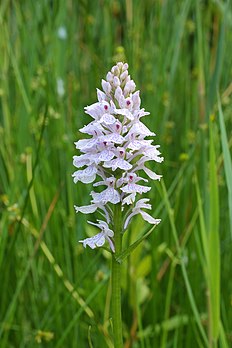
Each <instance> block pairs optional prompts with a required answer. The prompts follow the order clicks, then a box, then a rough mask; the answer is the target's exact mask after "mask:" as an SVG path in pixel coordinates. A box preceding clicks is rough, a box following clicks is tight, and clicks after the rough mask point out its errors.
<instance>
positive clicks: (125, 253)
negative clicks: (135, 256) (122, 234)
mask: <svg viewBox="0 0 232 348" xmlns="http://www.w3.org/2000/svg"><path fill="white" fill-rule="evenodd" d="M155 227H156V225H155V226H152V228H151V229H150V230H149V231H148V232H147V233H145V234H144V235H143V236H142V237H140V238H138V239H137V240H136V241H135V242H134V243H133V244H131V245H130V246H129V247H128V248H126V249H124V250H123V251H122V252H121V253H120V254H118V256H117V257H115V259H116V261H117V262H119V263H121V262H122V261H123V260H125V259H126V258H127V257H128V256H129V255H130V254H131V253H132V251H134V250H135V248H137V246H139V244H140V243H141V242H142V241H143V240H144V239H145V238H147V237H148V236H149V235H150V234H151V233H152V231H153V230H154V228H155Z"/></svg>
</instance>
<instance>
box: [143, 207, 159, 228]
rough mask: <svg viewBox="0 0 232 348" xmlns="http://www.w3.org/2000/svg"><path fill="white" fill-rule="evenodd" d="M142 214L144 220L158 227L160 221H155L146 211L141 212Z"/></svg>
mask: <svg viewBox="0 0 232 348" xmlns="http://www.w3.org/2000/svg"><path fill="white" fill-rule="evenodd" d="M140 214H141V215H142V217H143V219H144V220H145V221H147V222H149V223H150V224H153V225H158V224H159V223H160V221H161V220H160V219H154V218H153V217H152V216H151V215H149V214H148V213H146V212H145V211H142V210H141V211H140Z"/></svg>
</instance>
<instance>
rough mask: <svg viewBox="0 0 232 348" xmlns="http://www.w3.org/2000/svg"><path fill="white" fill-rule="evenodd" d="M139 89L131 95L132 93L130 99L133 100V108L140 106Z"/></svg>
mask: <svg viewBox="0 0 232 348" xmlns="http://www.w3.org/2000/svg"><path fill="white" fill-rule="evenodd" d="M139 93H140V92H139V91H137V92H135V93H134V94H133V95H132V101H133V108H134V109H139V108H140V104H141V99H140V96H139Z"/></svg>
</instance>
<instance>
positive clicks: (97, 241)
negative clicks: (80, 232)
mask: <svg viewBox="0 0 232 348" xmlns="http://www.w3.org/2000/svg"><path fill="white" fill-rule="evenodd" d="M79 243H83V246H84V247H85V248H86V245H88V246H89V247H90V248H91V249H95V248H96V246H102V245H103V244H104V243H105V236H104V233H103V232H100V233H98V234H96V235H95V236H93V237H90V238H86V239H84V240H80V241H79Z"/></svg>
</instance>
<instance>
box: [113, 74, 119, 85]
mask: <svg viewBox="0 0 232 348" xmlns="http://www.w3.org/2000/svg"><path fill="white" fill-rule="evenodd" d="M114 86H115V87H118V86H120V80H119V78H118V77H117V76H114Z"/></svg>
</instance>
